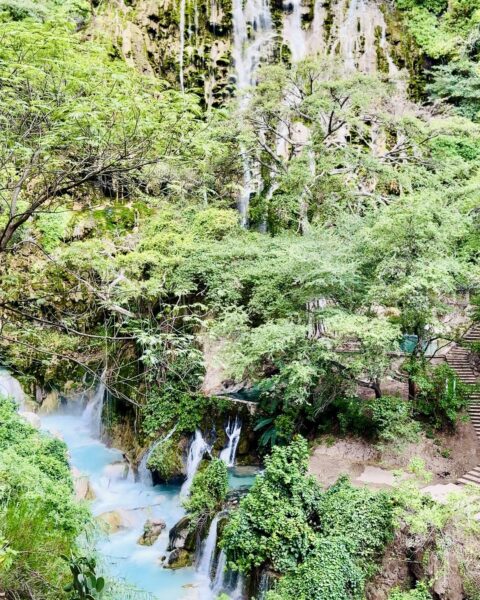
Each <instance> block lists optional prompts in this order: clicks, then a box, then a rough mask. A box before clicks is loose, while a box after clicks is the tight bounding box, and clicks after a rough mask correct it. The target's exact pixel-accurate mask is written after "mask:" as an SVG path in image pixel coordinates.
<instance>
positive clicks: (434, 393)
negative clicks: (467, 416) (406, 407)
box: [415, 365, 469, 429]
mask: <svg viewBox="0 0 480 600" xmlns="http://www.w3.org/2000/svg"><path fill="white" fill-rule="evenodd" d="M416 383H417V386H418V394H417V398H416V401H415V411H416V412H417V414H419V415H421V416H422V417H424V418H426V419H427V420H428V422H429V423H430V424H431V425H433V426H434V427H435V428H437V429H441V428H444V427H446V426H453V425H455V423H456V422H457V419H458V415H459V413H460V412H461V411H463V410H465V408H466V407H467V406H468V391H469V390H468V386H466V385H465V384H464V383H462V382H461V381H460V379H459V378H458V377H457V374H456V372H455V371H454V370H453V369H452V368H451V367H449V366H448V365H439V366H437V367H433V368H428V369H426V370H425V371H423V372H422V373H421V374H420V375H419V376H417V377H416Z"/></svg>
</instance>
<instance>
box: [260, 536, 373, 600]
mask: <svg viewBox="0 0 480 600" xmlns="http://www.w3.org/2000/svg"><path fill="white" fill-rule="evenodd" d="M363 584H364V578H363V574H362V572H361V570H360V569H359V568H358V566H357V565H356V564H355V562H354V561H353V560H352V557H351V555H350V553H349V551H348V549H347V547H346V545H345V543H344V541H343V539H342V538H332V539H323V540H320V541H319V542H318V545H317V547H316V548H315V551H314V552H312V554H311V555H310V556H309V557H308V558H307V560H306V561H305V562H304V563H302V564H300V565H299V566H298V567H297V568H295V569H293V570H292V571H291V572H289V573H288V574H287V575H286V576H285V577H283V578H282V579H281V580H280V582H279V583H278V585H277V586H276V588H275V590H274V591H271V592H268V593H267V600H291V599H292V598H295V599H296V600H357V599H358V600H360V599H361V598H362V590H363Z"/></svg>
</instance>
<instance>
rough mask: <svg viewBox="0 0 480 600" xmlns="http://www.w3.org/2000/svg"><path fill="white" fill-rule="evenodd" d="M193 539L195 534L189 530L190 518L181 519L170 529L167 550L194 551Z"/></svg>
mask: <svg viewBox="0 0 480 600" xmlns="http://www.w3.org/2000/svg"><path fill="white" fill-rule="evenodd" d="M195 538H196V535H195V532H194V531H191V529H190V517H188V516H185V517H182V518H181V519H180V521H178V522H177V523H176V524H175V525H174V526H173V527H172V528H171V529H170V533H169V543H168V548H167V550H169V551H171V550H177V549H184V550H188V551H193V550H194V549H195Z"/></svg>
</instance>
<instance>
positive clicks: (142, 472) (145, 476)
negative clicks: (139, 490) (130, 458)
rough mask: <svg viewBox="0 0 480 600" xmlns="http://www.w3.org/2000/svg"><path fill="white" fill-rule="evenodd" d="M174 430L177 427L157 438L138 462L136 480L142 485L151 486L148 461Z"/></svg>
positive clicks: (151, 480) (151, 478) (151, 479)
mask: <svg viewBox="0 0 480 600" xmlns="http://www.w3.org/2000/svg"><path fill="white" fill-rule="evenodd" d="M176 429H177V426H176V425H175V427H174V428H173V429H171V430H170V431H169V432H168V433H167V435H166V436H165V437H162V438H159V439H158V440H156V441H155V442H153V444H152V445H151V446H150V448H148V450H147V451H146V452H145V453H144V455H143V456H142V460H141V461H140V464H139V465H138V479H139V481H141V482H142V483H143V484H144V485H153V477H152V473H151V471H150V469H149V468H148V466H147V465H148V461H149V460H150V457H151V456H152V454H153V453H154V452H155V450H156V448H158V446H159V445H160V444H163V443H164V442H166V441H167V440H169V439H170V438H171V437H172V435H173V434H174V433H175V431H176Z"/></svg>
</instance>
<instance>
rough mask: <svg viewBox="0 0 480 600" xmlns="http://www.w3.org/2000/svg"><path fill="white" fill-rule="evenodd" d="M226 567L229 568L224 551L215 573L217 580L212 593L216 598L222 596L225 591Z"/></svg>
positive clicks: (213, 584)
mask: <svg viewBox="0 0 480 600" xmlns="http://www.w3.org/2000/svg"><path fill="white" fill-rule="evenodd" d="M226 566H227V555H226V554H225V552H224V550H222V551H221V552H220V556H219V557H218V563H217V569H216V571H215V579H214V580H213V583H212V586H211V587H212V592H213V595H214V598H216V597H217V596H218V595H219V594H221V593H222V592H223V591H224V590H225V587H226V586H225V578H226V574H227V571H226Z"/></svg>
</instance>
